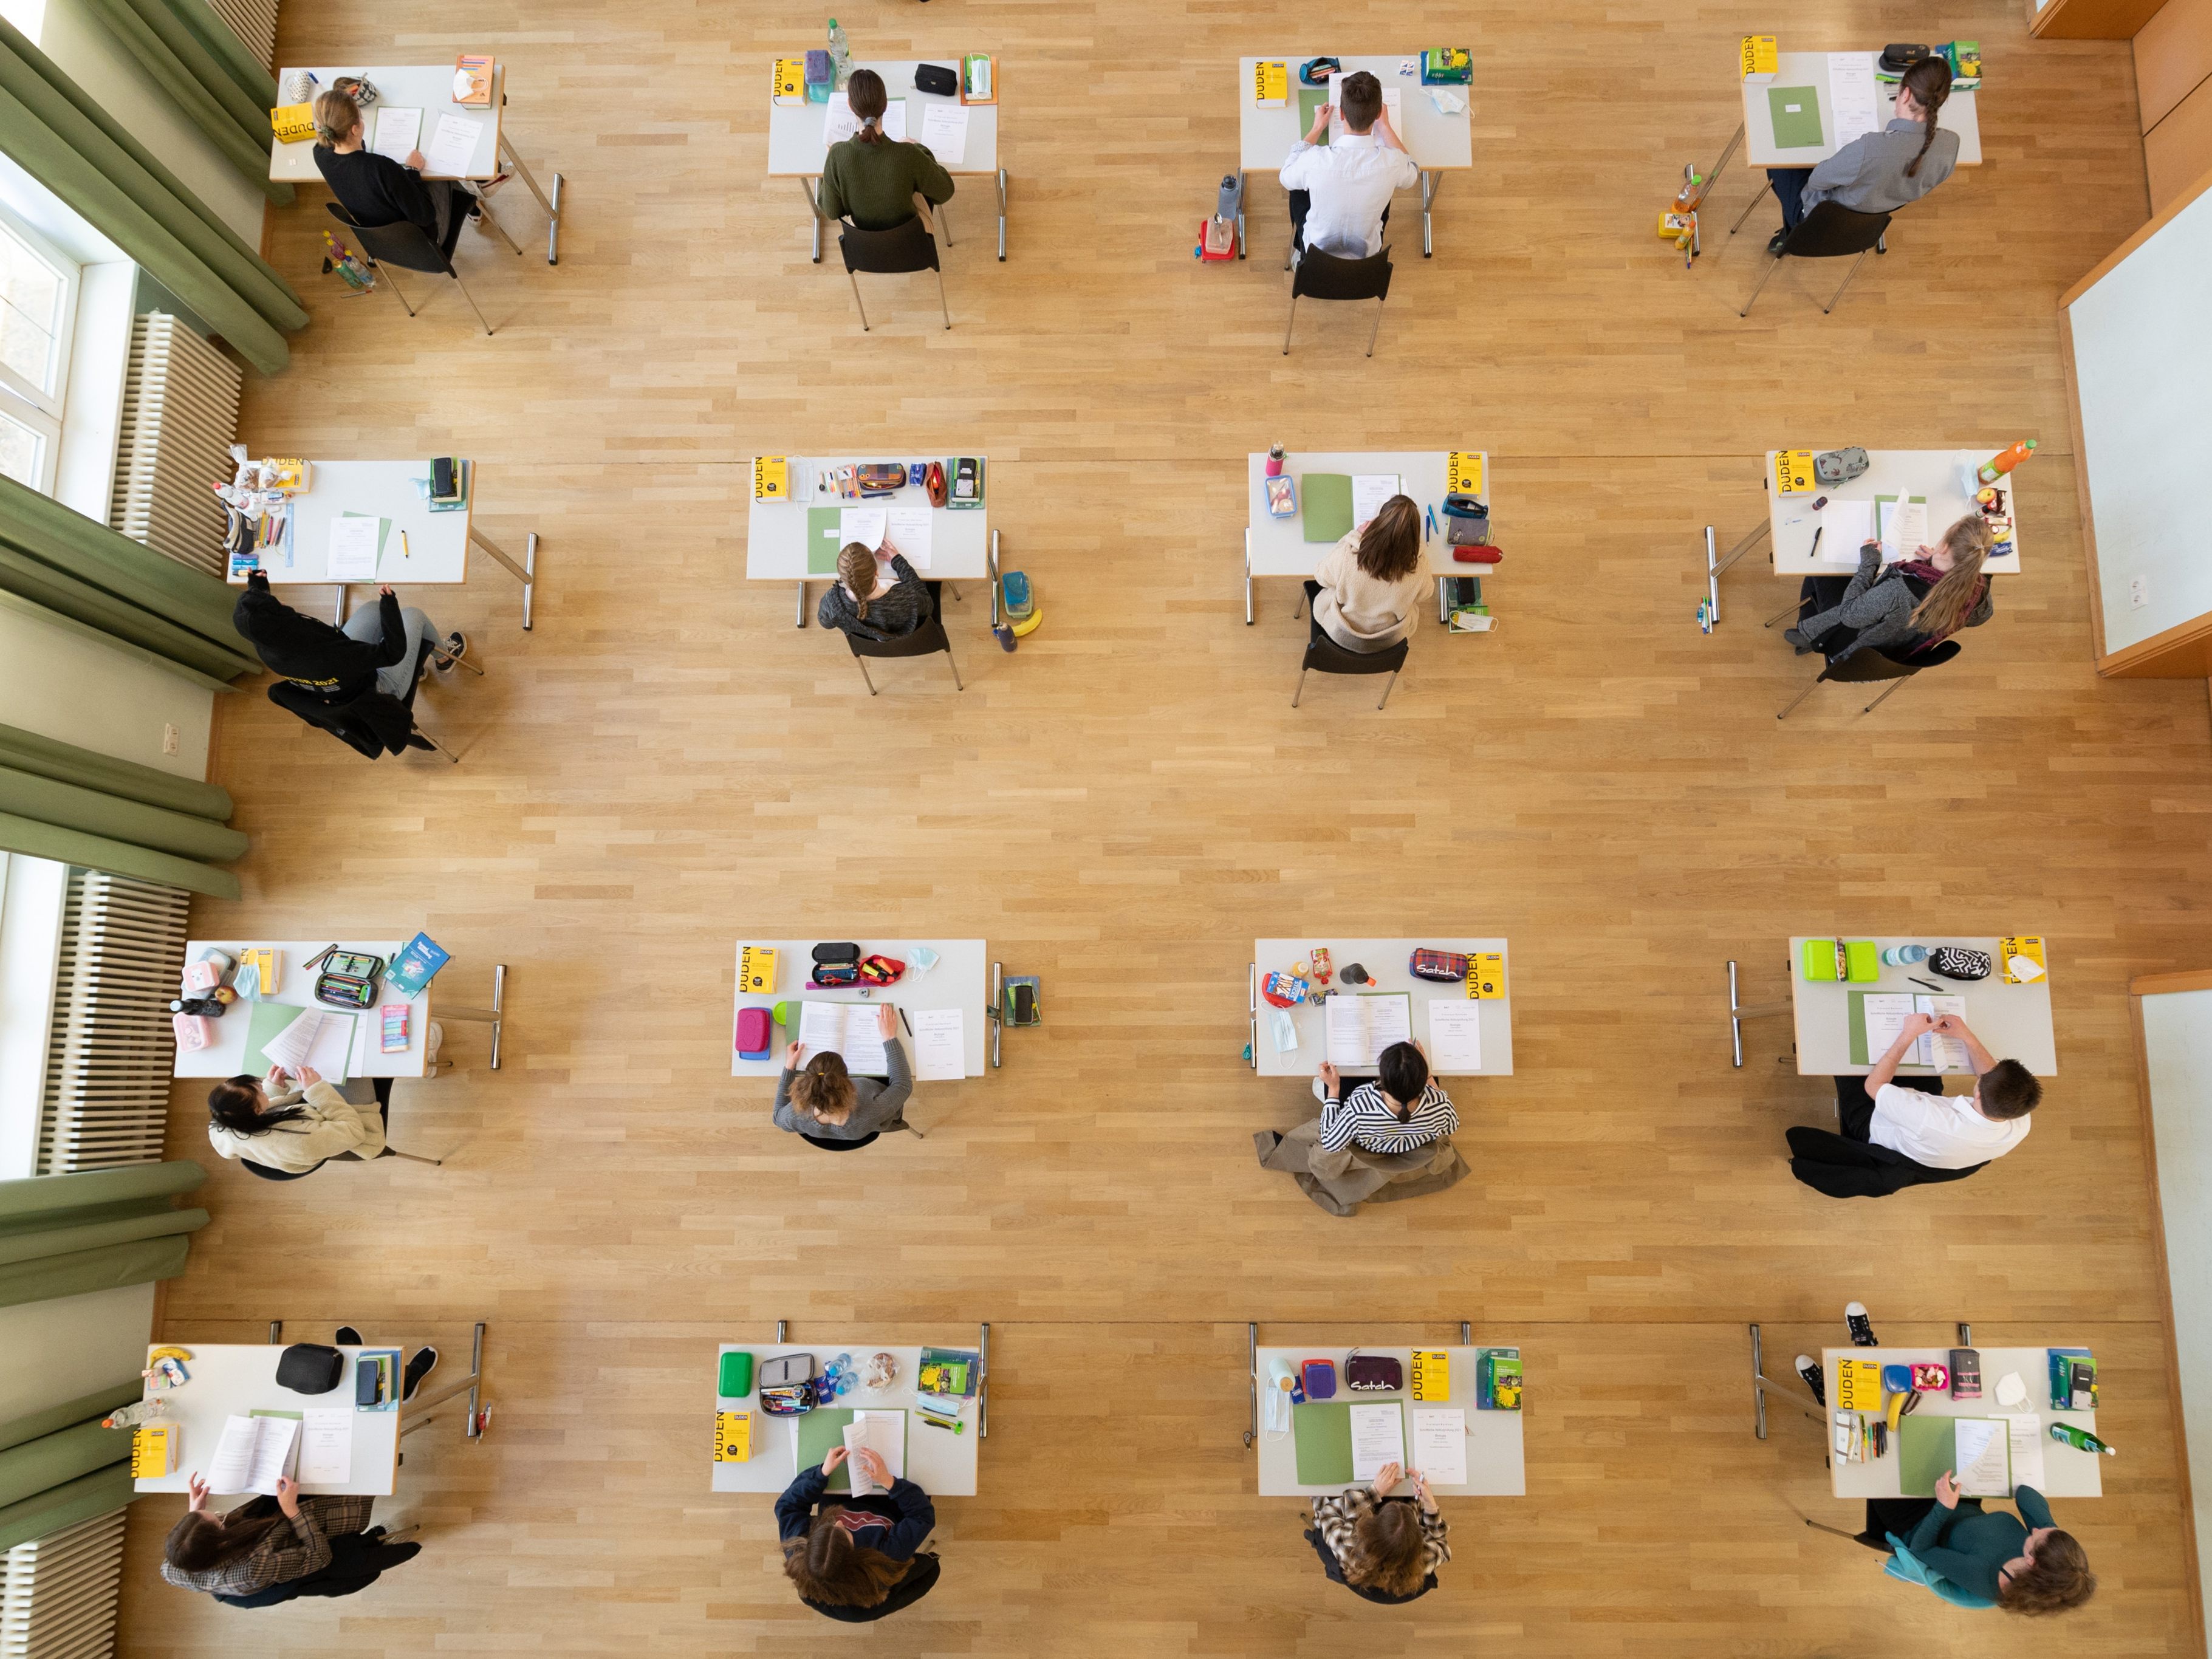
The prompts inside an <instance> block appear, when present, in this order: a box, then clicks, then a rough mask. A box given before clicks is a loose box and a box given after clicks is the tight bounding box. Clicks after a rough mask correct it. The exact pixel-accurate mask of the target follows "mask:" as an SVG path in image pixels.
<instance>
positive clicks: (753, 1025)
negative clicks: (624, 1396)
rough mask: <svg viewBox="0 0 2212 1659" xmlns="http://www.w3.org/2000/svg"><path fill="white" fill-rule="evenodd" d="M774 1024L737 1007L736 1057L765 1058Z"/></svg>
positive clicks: (762, 1012)
mask: <svg viewBox="0 0 2212 1659" xmlns="http://www.w3.org/2000/svg"><path fill="white" fill-rule="evenodd" d="M774 1026H775V1021H774V1020H773V1019H771V1018H769V1011H768V1010H767V1009H765V1008H763V1007H760V1006H757V1005H756V1006H753V1007H750V1008H740V1009H738V1059H739V1060H766V1059H767V1058H768V1056H769V1048H771V1047H772V1046H773V1045H774V1042H775V1032H774V1029H773V1028H774ZM729 1357H730V1356H728V1355H725V1356H724V1358H729ZM722 1392H723V1393H724V1394H728V1393H730V1392H731V1390H730V1389H723V1390H722ZM736 1392H738V1393H739V1394H743V1393H744V1389H738V1390H736Z"/></svg>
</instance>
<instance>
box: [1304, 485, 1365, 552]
mask: <svg viewBox="0 0 2212 1659" xmlns="http://www.w3.org/2000/svg"><path fill="white" fill-rule="evenodd" d="M1298 495H1300V497H1301V498H1302V501H1303V506H1304V513H1303V517H1304V520H1305V538H1306V539H1307V540H1308V541H1310V542H1340V541H1342V540H1343V539H1344V538H1346V536H1349V535H1350V534H1351V533H1352V475H1351V474H1350V473H1349V472H1307V473H1303V474H1301V475H1300V476H1299V478H1298Z"/></svg>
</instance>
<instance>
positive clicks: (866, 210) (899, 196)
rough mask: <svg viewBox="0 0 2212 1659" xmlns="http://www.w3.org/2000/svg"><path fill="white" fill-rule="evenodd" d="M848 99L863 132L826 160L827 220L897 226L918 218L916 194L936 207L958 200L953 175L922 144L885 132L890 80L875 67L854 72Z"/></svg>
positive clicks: (823, 206)
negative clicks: (886, 83) (899, 139)
mask: <svg viewBox="0 0 2212 1659" xmlns="http://www.w3.org/2000/svg"><path fill="white" fill-rule="evenodd" d="M845 99H846V101H847V102H848V103H849V104H850V105H851V106H852V108H853V113H854V115H856V116H858V117H859V118H860V131H859V132H858V133H856V134H855V135H854V137H850V138H848V139H846V140H845V141H844V142H843V143H837V144H832V145H831V146H830V147H829V155H827V156H825V157H824V158H823V162H822V193H821V195H820V197H818V198H817V199H818V201H819V203H820V204H821V209H822V216H823V218H825V219H850V220H851V221H852V222H854V224H855V225H858V226H859V227H860V228H861V229H862V230H895V229H896V228H898V227H899V226H901V225H902V224H904V223H905V222H907V221H908V220H909V219H911V218H913V217H914V216H915V210H914V198H915V197H916V196H919V197H921V198H922V199H923V200H924V201H926V202H927V203H928V204H930V205H931V206H933V207H934V206H936V205H937V204H939V203H940V202H949V201H951V199H952V175H951V173H947V172H945V169H944V168H943V167H939V165H938V164H937V158H936V157H935V156H934V155H931V154H930V153H929V150H928V149H927V147H926V146H924V145H921V144H915V143H898V142H897V141H896V140H894V139H891V138H887V137H884V127H883V121H884V109H885V107H886V106H887V105H888V102H889V100H888V99H887V98H886V97H885V95H884V78H883V76H880V75H878V74H877V73H876V72H875V71H874V70H854V71H853V78H852V79H851V80H850V81H849V82H847V83H846V87H845Z"/></svg>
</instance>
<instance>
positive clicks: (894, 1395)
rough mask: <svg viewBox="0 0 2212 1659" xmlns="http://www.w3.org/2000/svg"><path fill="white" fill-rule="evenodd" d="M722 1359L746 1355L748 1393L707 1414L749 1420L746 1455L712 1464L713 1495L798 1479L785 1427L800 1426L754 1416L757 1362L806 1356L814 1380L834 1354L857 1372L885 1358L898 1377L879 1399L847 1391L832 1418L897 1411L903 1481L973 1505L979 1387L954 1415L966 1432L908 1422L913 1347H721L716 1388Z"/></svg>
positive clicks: (967, 1345)
mask: <svg viewBox="0 0 2212 1659" xmlns="http://www.w3.org/2000/svg"><path fill="white" fill-rule="evenodd" d="M931 1346H933V1347H939V1348H959V1349H963V1350H964V1351H966V1352H969V1353H978V1352H981V1353H984V1354H986V1355H987V1353H988V1350H987V1348H981V1347H979V1346H977V1345H976V1344H975V1343H973V1342H970V1341H969V1340H965V1339H964V1338H963V1339H958V1340H951V1341H946V1342H938V1343H933V1344H932V1345H931ZM726 1353H750V1354H751V1355H752V1357H753V1376H754V1378H755V1385H754V1388H753V1391H752V1392H751V1393H750V1394H746V1395H738V1396H737V1397H736V1398H734V1399H733V1398H730V1397H728V1396H726V1395H716V1396H715V1397H714V1409H715V1410H716V1411H718V1412H721V1411H747V1412H750V1413H752V1414H753V1423H752V1454H753V1455H751V1457H750V1458H748V1459H747V1460H746V1461H745V1462H742V1463H715V1464H713V1465H712V1468H713V1469H714V1491H716V1492H781V1491H782V1490H783V1489H784V1488H785V1487H786V1486H789V1485H790V1484H791V1482H792V1479H793V1476H795V1475H796V1474H798V1473H799V1471H798V1469H797V1468H796V1466H795V1462H794V1452H793V1446H794V1444H795V1440H794V1437H793V1431H792V1425H793V1424H794V1423H796V1422H798V1421H799V1420H800V1419H798V1418H793V1417H766V1416H763V1415H762V1413H761V1409H760V1389H759V1384H758V1378H759V1376H760V1367H761V1362H762V1361H763V1360H764V1359H774V1358H776V1357H777V1356H778V1355H780V1354H787V1353H811V1354H812V1355H813V1356H814V1369H815V1371H816V1373H817V1375H819V1374H820V1372H821V1370H822V1367H823V1364H824V1363H825V1362H826V1361H829V1360H832V1359H835V1358H836V1357H837V1356H838V1355H839V1354H841V1353H849V1354H851V1355H852V1356H853V1358H854V1360H855V1361H856V1362H858V1363H859V1364H861V1365H863V1366H865V1365H866V1363H867V1359H868V1356H869V1355H871V1354H874V1353H888V1354H890V1355H891V1356H892V1357H893V1358H896V1360H897V1361H898V1376H897V1378H896V1380H895V1381H894V1382H893V1383H892V1384H891V1386H890V1388H888V1389H884V1391H883V1392H882V1393H881V1394H870V1393H867V1392H866V1390H864V1389H860V1388H857V1387H856V1388H854V1390H853V1392H852V1393H850V1394H848V1395H845V1396H844V1397H843V1398H842V1400H839V1401H836V1402H835V1405H836V1408H837V1409H838V1410H841V1411H842V1410H848V1409H849V1410H854V1411H903V1412H905V1413H907V1419H906V1478H907V1479H908V1480H911V1481H913V1482H914V1483H915V1485H916V1486H920V1487H921V1489H922V1490H923V1491H924V1492H927V1493H928V1494H929V1495H930V1496H931V1497H932V1498H973V1497H974V1496H975V1457H976V1453H977V1450H978V1448H979V1446H980V1443H981V1440H982V1438H983V1415H982V1398H983V1393H982V1391H983V1389H987V1388H988V1386H989V1384H988V1382H987V1376H988V1372H987V1370H986V1380H985V1381H984V1383H982V1384H981V1386H980V1387H979V1389H978V1393H977V1397H976V1399H975V1401H971V1402H970V1403H969V1407H968V1408H967V1409H966V1410H965V1411H964V1412H963V1413H962V1414H961V1421H962V1422H963V1424H964V1425H966V1426H965V1429H964V1431H963V1432H961V1433H958V1434H955V1433H953V1432H952V1431H951V1430H949V1429H936V1428H932V1427H930V1426H929V1425H927V1424H925V1423H924V1422H923V1421H922V1420H921V1418H919V1417H917V1416H915V1414H914V1410H915V1404H916V1403H917V1400H918V1396H917V1395H916V1394H915V1386H914V1383H915V1370H916V1369H917V1368H918V1367H919V1366H920V1364H921V1348H920V1347H919V1346H915V1347H901V1346H896V1345H895V1344H892V1343H887V1342H869V1341H866V1340H860V1339H855V1338H849V1337H839V1338H836V1339H834V1340H824V1341H821V1342H725V1343H723V1344H722V1345H721V1346H720V1348H719V1349H718V1350H716V1372H715V1375H716V1386H718V1387H719V1386H720V1356H721V1355H722V1354H726Z"/></svg>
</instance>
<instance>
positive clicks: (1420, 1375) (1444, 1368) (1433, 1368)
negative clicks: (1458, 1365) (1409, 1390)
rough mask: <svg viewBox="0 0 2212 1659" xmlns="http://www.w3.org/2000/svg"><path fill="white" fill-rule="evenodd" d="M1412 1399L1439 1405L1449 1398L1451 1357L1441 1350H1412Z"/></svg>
mask: <svg viewBox="0 0 2212 1659" xmlns="http://www.w3.org/2000/svg"><path fill="white" fill-rule="evenodd" d="M1413 1398H1414V1400H1415V1401H1436V1402H1437V1403H1438V1404H1440V1405H1441V1404H1443V1402H1445V1401H1449V1399H1450V1398H1451V1355H1450V1354H1449V1353H1447V1352H1444V1350H1443V1349H1442V1348H1416V1349H1414V1350H1413Z"/></svg>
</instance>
